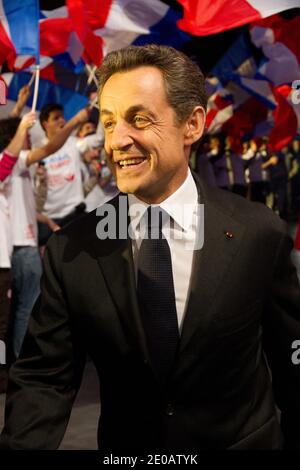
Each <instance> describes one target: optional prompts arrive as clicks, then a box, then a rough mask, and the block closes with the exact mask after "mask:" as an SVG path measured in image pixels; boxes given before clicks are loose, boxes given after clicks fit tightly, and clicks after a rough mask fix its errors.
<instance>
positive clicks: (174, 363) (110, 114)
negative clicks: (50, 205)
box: [1, 45, 300, 455]
mask: <svg viewBox="0 0 300 470" xmlns="http://www.w3.org/2000/svg"><path fill="white" fill-rule="evenodd" d="M98 75H99V81H100V85H99V99H100V110H101V120H102V123H103V127H104V131H105V150H106V153H107V160H108V164H109V165H110V167H111V169H112V171H113V173H114V176H115V178H116V181H117V185H118V187H119V189H120V191H121V194H120V195H119V196H117V197H116V198H114V199H112V200H111V201H110V202H109V204H108V205H107V206H106V210H107V211H108V212H109V211H110V209H111V208H112V209H113V210H112V214H114V215H115V219H114V220H113V221H111V223H112V225H113V226H115V225H118V224H119V221H120V220H121V219H122V217H120V216H123V215H124V214H121V213H120V211H121V212H122V207H123V208H124V207H125V209H123V210H125V219H126V223H127V224H128V226H131V229H132V230H131V232H132V236H130V237H129V236H127V237H125V239H124V238H122V237H119V238H116V237H115V236H110V234H111V232H110V230H108V231H107V234H106V235H107V236H106V237H101V236H100V237H97V233H98V235H99V230H98V228H99V225H98V223H99V214H100V213H101V214H102V218H103V216H104V211H103V207H102V208H100V209H99V208H98V209H97V211H95V212H92V213H90V214H88V215H87V216H85V217H84V218H82V219H81V220H80V221H77V222H74V223H73V224H71V225H69V226H68V227H65V228H64V229H62V230H61V231H59V232H57V233H56V234H54V235H53V236H52V237H51V240H50V241H49V244H48V246H47V250H46V254H45V260H44V276H43V281H42V294H41V297H40V299H39V300H38V302H37V303H36V305H35V308H34V310H33V313H32V316H31V323H30V326H29V331H28V334H27V336H26V339H25V342H24V346H23V349H22V352H21V355H20V358H19V359H18V361H17V362H16V363H15V364H14V366H13V368H12V370H11V374H10V386H9V392H8V397H7V405H6V423H5V427H4V430H3V434H2V437H1V446H2V448H10V449H55V448H57V447H58V446H59V443H60V441H61V439H62V437H63V434H64V431H65V428H66V424H67V422H68V419H69V415H70V412H71V408H72V404H73V402H74V399H75V396H76V393H77V391H78V388H79V386H80V383H81V379H82V373H83V368H84V363H85V357H86V355H87V354H88V355H89V356H90V357H91V359H92V360H93V362H94V363H95V366H96V369H97V371H98V374H99V379H100V397H101V417H100V420H99V433H98V442H99V447H100V449H101V450H104V451H106V452H108V451H113V452H118V453H123V455H128V454H130V453H133V454H134V455H137V454H138V453H147V454H149V453H151V452H154V451H155V452H160V453H167V452H176V453H178V452H180V453H183V454H190V453H191V452H192V451H193V452H197V451H200V450H202V449H262V448H264V449H279V448H281V447H282V446H283V438H284V439H285V445H286V446H287V447H292V448H296V447H299V444H300V436H299V432H298V419H299V417H300V414H299V400H298V393H299V378H300V376H299V371H300V369H299V367H297V366H296V365H295V364H294V363H293V362H292V360H291V357H292V354H293V349H292V348H293V346H292V345H293V344H294V341H295V340H297V339H299V338H300V323H299V320H300V289H299V283H298V280H297V277H296V273H295V269H294V267H293V266H292V264H291V262H290V251H291V248H292V241H291V240H290V238H289V237H288V235H287V233H286V227H285V225H284V223H283V222H282V221H281V220H280V219H279V218H278V217H277V216H276V215H274V214H273V213H272V212H271V211H270V210H269V209H267V208H266V207H264V206H263V205H261V204H257V203H250V202H248V201H246V200H245V199H244V198H241V197H239V196H236V195H233V194H230V193H229V192H227V191H222V190H219V189H215V188H209V187H207V186H206V185H205V183H203V182H202V181H201V180H199V179H198V178H197V177H196V176H195V175H193V174H192V172H191V171H190V169H189V166H188V161H189V155H190V151H191V146H192V145H193V144H194V143H195V142H196V141H197V140H198V139H199V138H201V136H202V133H203V130H204V125H205V108H206V96H205V91H204V79H203V76H202V74H201V72H200V70H199V69H198V67H197V66H196V65H195V64H194V63H193V62H192V61H191V60H190V59H188V58H187V57H186V56H184V55H183V54H181V53H179V52H178V51H176V50H174V49H172V48H169V47H165V46H156V45H148V46H143V47H134V46H132V47H129V48H126V49H122V50H120V51H115V52H112V53H110V54H108V55H107V56H106V58H105V59H104V62H103V64H102V65H101V67H100V69H99V72H98ZM124 198H125V202H126V203H125V206H124V204H123V203H122V204H121V202H120V201H124ZM200 204H201V205H202V207H204V211H199V210H198V208H199V205H200ZM127 209H128V210H127ZM137 209H138V210H137ZM97 214H98V215H97ZM167 222H168V223H167ZM203 226H204V245H203V246H202V247H201V249H197V248H198V245H197V243H196V241H197V237H198V236H199V233H200V232H201V230H202V229H203ZM126 228H127V227H126ZM112 232H113V233H115V230H112ZM100 235H101V233H100ZM99 238H101V239H99ZM187 240H189V242H190V243H189V247H191V246H193V247H194V249H187V244H186V242H187ZM267 361H268V362H267ZM269 368H270V369H271V370H272V374H273V377H272V380H271V377H270V373H269ZM275 400H276V401H275ZM276 404H277V406H278V407H279V408H280V409H281V423H279V420H278V416H277V408H276ZM280 424H281V425H280Z"/></svg>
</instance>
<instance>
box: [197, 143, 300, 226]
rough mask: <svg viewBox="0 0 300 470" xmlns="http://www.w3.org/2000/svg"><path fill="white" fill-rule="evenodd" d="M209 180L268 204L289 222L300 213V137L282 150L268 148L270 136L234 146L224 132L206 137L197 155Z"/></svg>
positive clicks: (200, 168)
mask: <svg viewBox="0 0 300 470" xmlns="http://www.w3.org/2000/svg"><path fill="white" fill-rule="evenodd" d="M194 158H195V162H194V165H195V167H196V171H197V172H198V173H199V174H201V175H202V176H203V177H204V178H205V179H206V181H207V182H208V183H209V184H211V185H213V186H218V187H220V188H223V189H226V190H230V191H233V192H234V193H237V194H240V195H241V196H244V197H246V198H248V199H250V200H252V201H258V202H262V203H264V204H266V205H267V206H268V207H270V208H271V209H272V210H273V211H274V212H276V213H278V215H279V216H280V217H282V218H283V219H285V220H287V221H289V222H290V221H297V220H298V219H299V215H300V136H296V137H295V138H294V139H293V140H292V142H291V143H290V144H289V145H288V146H286V147H284V148H282V149H281V150H280V151H277V152H271V151H270V150H268V139H267V137H263V138H256V139H249V140H245V141H244V142H243V143H242V145H241V146H236V145H233V143H232V141H231V139H230V138H229V137H226V136H223V135H212V136H206V137H205V139H204V140H203V141H202V142H201V143H200V145H199V147H198V149H197V151H196V154H195V156H194Z"/></svg>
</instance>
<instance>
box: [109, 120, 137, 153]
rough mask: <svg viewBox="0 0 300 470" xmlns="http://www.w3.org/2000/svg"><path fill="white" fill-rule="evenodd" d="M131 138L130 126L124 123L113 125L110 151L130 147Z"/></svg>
mask: <svg viewBox="0 0 300 470" xmlns="http://www.w3.org/2000/svg"><path fill="white" fill-rule="evenodd" d="M132 143H133V138H132V137H131V136H130V126H129V124H127V123H126V122H124V121H119V122H117V123H116V124H115V127H114V129H113V133H112V138H111V148H112V150H123V149H125V148H127V147H128V146H130V145H132Z"/></svg>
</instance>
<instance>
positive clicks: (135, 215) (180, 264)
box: [128, 170, 200, 332]
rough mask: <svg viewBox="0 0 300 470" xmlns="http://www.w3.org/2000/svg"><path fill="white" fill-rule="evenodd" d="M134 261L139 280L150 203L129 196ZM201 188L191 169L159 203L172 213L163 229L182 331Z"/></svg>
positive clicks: (198, 223) (198, 221)
mask: <svg viewBox="0 0 300 470" xmlns="http://www.w3.org/2000/svg"><path fill="white" fill-rule="evenodd" d="M128 201H129V215H130V227H131V238H132V250H133V260H134V266H135V273H136V280H137V258H138V252H139V249H140V246H141V243H142V240H143V233H144V231H143V224H142V220H143V222H144V219H142V218H143V216H144V214H145V212H146V211H147V208H148V207H149V204H147V203H145V202H143V201H141V200H140V199H138V198H137V197H136V196H134V195H133V194H129V195H128ZM198 203H199V201H198V191H197V187H196V184H195V181H194V179H193V177H192V174H191V172H190V170H188V175H187V177H186V179H185V181H184V183H183V184H182V185H181V186H180V187H179V188H178V189H177V190H176V191H175V193H173V194H171V196H169V197H168V198H167V199H165V200H164V201H163V202H161V203H160V204H159V206H160V207H161V208H162V209H163V210H164V211H165V212H166V213H167V214H168V215H169V216H170V224H167V226H165V225H164V226H163V228H162V232H163V235H164V237H165V238H166V239H167V240H168V243H169V246H170V251H171V260H172V270H173V281H174V290H175V300H176V309H177V318H178V328H179V331H180V332H181V330H182V324H183V320H184V316H185V310H186V306H187V299H188V295H189V287H190V279H191V274H192V266H193V256H194V250H195V244H196V235H197V229H198V227H199V226H200V220H199V218H200V215H199V211H198V210H197V207H198ZM156 205H157V204H156Z"/></svg>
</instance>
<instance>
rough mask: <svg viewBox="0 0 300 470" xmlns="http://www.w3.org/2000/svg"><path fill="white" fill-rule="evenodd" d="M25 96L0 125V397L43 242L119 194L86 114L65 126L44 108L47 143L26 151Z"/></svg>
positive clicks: (28, 119)
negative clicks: (23, 112) (54, 232)
mask: <svg viewBox="0 0 300 470" xmlns="http://www.w3.org/2000/svg"><path fill="white" fill-rule="evenodd" d="M29 93H30V91H29V88H28V87H27V86H25V87H23V89H22V90H21V92H20V94H19V99H18V102H17V104H16V106H15V108H14V109H13V111H12V113H11V115H10V116H8V117H7V118H6V119H2V120H1V122H0V393H1V392H4V391H5V389H6V383H7V368H8V366H9V365H10V364H11V363H12V362H13V361H14V360H15V359H16V358H17V357H18V355H19V353H20V349H21V345H22V342H23V339H24V335H25V333H26V329H27V325H28V320H29V316H30V313H31V310H32V307H33V305H34V302H35V301H36V299H37V297H38V294H39V289H40V278H41V274H42V264H41V258H42V256H43V249H44V246H45V244H46V243H47V240H48V239H49V237H50V236H51V234H52V233H53V231H56V230H59V229H60V228H61V227H63V226H64V225H66V224H67V223H69V222H71V221H72V220H75V219H76V218H78V217H81V216H82V215H83V214H84V213H85V212H88V211H91V210H93V209H95V208H96V207H97V206H99V205H101V204H103V203H104V202H106V201H107V200H109V199H111V198H112V197H113V196H114V195H115V194H116V193H117V188H116V185H115V182H114V180H113V177H112V174H111V172H110V170H109V168H108V167H107V165H106V161H105V158H104V152H103V137H102V133H101V131H100V130H99V129H98V131H97V122H94V121H92V120H90V115H89V112H88V110H87V109H83V110H81V111H80V112H79V113H77V114H76V115H75V116H74V117H73V118H72V119H71V120H70V121H68V122H66V121H65V119H64V112H63V107H62V106H61V105H59V104H56V103H52V104H48V105H46V106H44V108H42V110H41V112H40V115H39V121H40V125H41V127H42V129H43V131H44V133H45V136H44V138H43V141H42V142H41V144H40V146H39V147H38V148H31V142H30V133H29V130H30V128H31V127H32V126H33V125H34V124H35V122H36V119H37V117H36V115H35V113H32V112H29V113H27V114H25V115H24V116H23V117H22V119H21V118H20V117H19V116H20V114H21V112H22V110H23V107H24V105H25V103H26V101H27V98H28V96H29Z"/></svg>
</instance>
